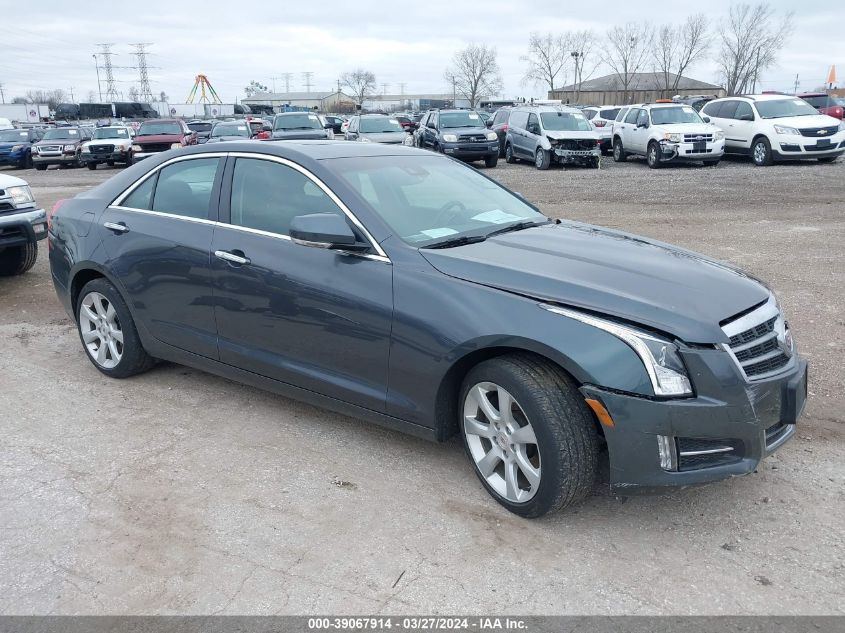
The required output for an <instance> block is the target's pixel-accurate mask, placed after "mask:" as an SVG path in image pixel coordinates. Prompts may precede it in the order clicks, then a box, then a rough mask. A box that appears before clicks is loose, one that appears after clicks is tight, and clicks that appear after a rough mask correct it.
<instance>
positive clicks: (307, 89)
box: [302, 72, 314, 92]
mask: <svg viewBox="0 0 845 633" xmlns="http://www.w3.org/2000/svg"><path fill="white" fill-rule="evenodd" d="M313 76H314V73H312V72H305V73H302V83H304V84H305V92H311V77H313Z"/></svg>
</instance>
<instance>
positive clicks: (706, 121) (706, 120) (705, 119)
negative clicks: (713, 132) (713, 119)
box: [701, 116, 710, 123]
mask: <svg viewBox="0 0 845 633" xmlns="http://www.w3.org/2000/svg"><path fill="white" fill-rule="evenodd" d="M701 120H702V121H704V122H705V123H710V117H709V116H705V117H702V118H701Z"/></svg>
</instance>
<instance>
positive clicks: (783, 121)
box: [763, 114, 842, 130]
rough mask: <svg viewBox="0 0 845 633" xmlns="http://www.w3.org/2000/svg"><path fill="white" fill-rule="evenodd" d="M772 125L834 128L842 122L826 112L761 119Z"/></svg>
mask: <svg viewBox="0 0 845 633" xmlns="http://www.w3.org/2000/svg"><path fill="white" fill-rule="evenodd" d="M763 120H764V121H767V122H768V123H771V124H773V125H783V126H784V127H794V128H798V129H799V130H800V129H803V128H808V127H830V128H833V129H834V130H835V129H836V128H838V127H839V124H840V123H842V121H840V120H839V119H836V118H834V117H832V116H828V115H826V114H811V115H809V116H785V117H781V118H779V119H763Z"/></svg>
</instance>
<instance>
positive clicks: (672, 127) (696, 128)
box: [655, 123, 719, 135]
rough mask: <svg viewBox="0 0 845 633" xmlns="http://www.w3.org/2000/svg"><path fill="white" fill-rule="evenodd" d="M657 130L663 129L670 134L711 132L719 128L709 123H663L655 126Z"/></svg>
mask: <svg viewBox="0 0 845 633" xmlns="http://www.w3.org/2000/svg"><path fill="white" fill-rule="evenodd" d="M655 127H656V128H657V129H659V130H665V131H666V132H668V133H670V134H673V133H674V134H701V135H703V134H713V133H714V132H717V131H718V130H719V128H717V127H716V126H715V125H712V124H710V123H664V124H661V125H656V126H655Z"/></svg>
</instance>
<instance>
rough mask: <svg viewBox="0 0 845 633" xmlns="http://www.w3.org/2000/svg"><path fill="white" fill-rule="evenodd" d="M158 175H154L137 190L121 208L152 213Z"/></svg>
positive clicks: (124, 201)
mask: <svg viewBox="0 0 845 633" xmlns="http://www.w3.org/2000/svg"><path fill="white" fill-rule="evenodd" d="M157 178H158V174H153V175H152V176H150V177H149V178H147V179H146V180H145V181H144V182H142V183H141V184H140V185H138V186H137V187H136V188H135V191H133V192H132V193H130V194H129V195H128V196H127V197H126V198H125V199H124V200H123V202H122V203H121V205H120V206H122V207H128V208H130V209H143V210H145V211H150V210H152V208H153V204H152V202H153V189H155V185H156V179H157Z"/></svg>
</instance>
